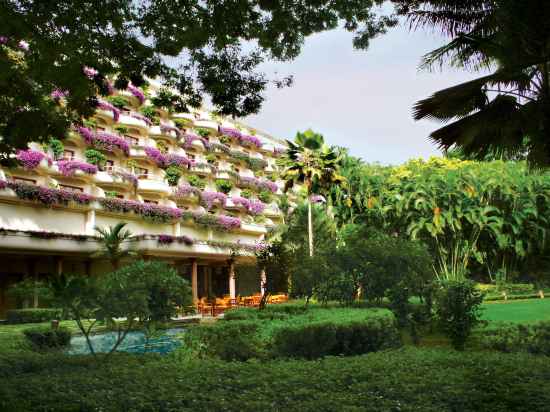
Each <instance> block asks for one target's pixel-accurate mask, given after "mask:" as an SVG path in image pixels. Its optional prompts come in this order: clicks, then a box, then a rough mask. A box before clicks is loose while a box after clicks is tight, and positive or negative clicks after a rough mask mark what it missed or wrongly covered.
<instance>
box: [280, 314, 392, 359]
mask: <svg viewBox="0 0 550 412" xmlns="http://www.w3.org/2000/svg"><path fill="white" fill-rule="evenodd" d="M400 345H401V339H400V335H399V331H398V330H397V327H396V324H395V321H394V319H393V318H390V317H380V318H373V319H365V320H362V321H349V322H342V323H336V322H331V321H326V322H318V323H310V324H303V325H289V326H287V327H281V328H279V329H278V330H277V331H276V333H275V335H274V336H273V342H272V350H273V354H274V355H275V356H280V357H290V358H305V359H317V358H321V357H324V356H331V355H344V356H352V355H360V354H364V353H368V352H375V351H379V350H383V349H390V348H395V347H398V346H400Z"/></svg>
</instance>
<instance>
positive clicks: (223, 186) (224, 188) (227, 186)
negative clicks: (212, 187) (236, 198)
mask: <svg viewBox="0 0 550 412" xmlns="http://www.w3.org/2000/svg"><path fill="white" fill-rule="evenodd" d="M216 188H217V189H218V191H219V192H222V193H225V194H228V193H229V192H231V189H233V183H231V182H230V181H229V180H224V179H216Z"/></svg>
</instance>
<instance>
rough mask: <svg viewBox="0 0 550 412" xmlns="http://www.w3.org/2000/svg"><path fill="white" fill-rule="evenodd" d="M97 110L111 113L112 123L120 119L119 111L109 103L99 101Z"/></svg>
mask: <svg viewBox="0 0 550 412" xmlns="http://www.w3.org/2000/svg"><path fill="white" fill-rule="evenodd" d="M97 108H98V109H101V110H107V111H110V112H112V113H113V119H114V121H115V122H118V119H119V118H120V110H119V109H118V108H117V107H115V106H113V105H112V104H111V103H109V102H106V101H104V100H99V101H98V103H97Z"/></svg>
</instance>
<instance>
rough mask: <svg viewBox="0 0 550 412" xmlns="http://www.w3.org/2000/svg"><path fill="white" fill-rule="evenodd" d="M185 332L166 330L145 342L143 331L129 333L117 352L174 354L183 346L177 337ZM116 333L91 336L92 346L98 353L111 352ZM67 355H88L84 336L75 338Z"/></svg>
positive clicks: (175, 329) (181, 329)
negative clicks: (174, 351) (173, 352)
mask: <svg viewBox="0 0 550 412" xmlns="http://www.w3.org/2000/svg"><path fill="white" fill-rule="evenodd" d="M184 331H185V329H184V328H172V329H166V330H165V331H163V332H162V334H161V335H160V336H156V337H155V338H152V339H149V342H146V341H145V334H144V333H143V332H141V331H132V332H128V335H126V338H125V339H124V340H123V341H122V343H121V344H120V346H119V347H118V349H117V352H130V353H161V354H165V353H168V352H172V351H173V350H175V349H176V348H178V347H180V346H181V340H180V339H178V337H177V335H180V334H181V333H183V332H184ZM116 337H117V334H116V332H105V333H98V334H97V335H93V336H91V338H90V340H91V341H92V346H93V348H94V351H95V352H97V353H105V352H109V351H110V350H111V348H112V347H113V346H114V344H115V342H116ZM67 353H68V354H70V355H87V354H89V353H90V349H89V348H88V345H87V344H86V338H85V337H84V336H73V337H72V338H71V344H70V346H69V349H68V350H67Z"/></svg>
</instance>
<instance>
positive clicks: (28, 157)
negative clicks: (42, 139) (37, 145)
mask: <svg viewBox="0 0 550 412" xmlns="http://www.w3.org/2000/svg"><path fill="white" fill-rule="evenodd" d="M16 158H17V160H19V161H20V162H21V164H22V165H23V167H24V168H25V169H27V170H32V169H35V168H36V167H37V166H38V165H39V164H40V162H41V161H42V159H48V164H50V165H51V164H52V159H50V158H49V157H48V156H47V155H46V154H45V153H42V152H37V151H35V150H19V151H18V152H17V156H16Z"/></svg>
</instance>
